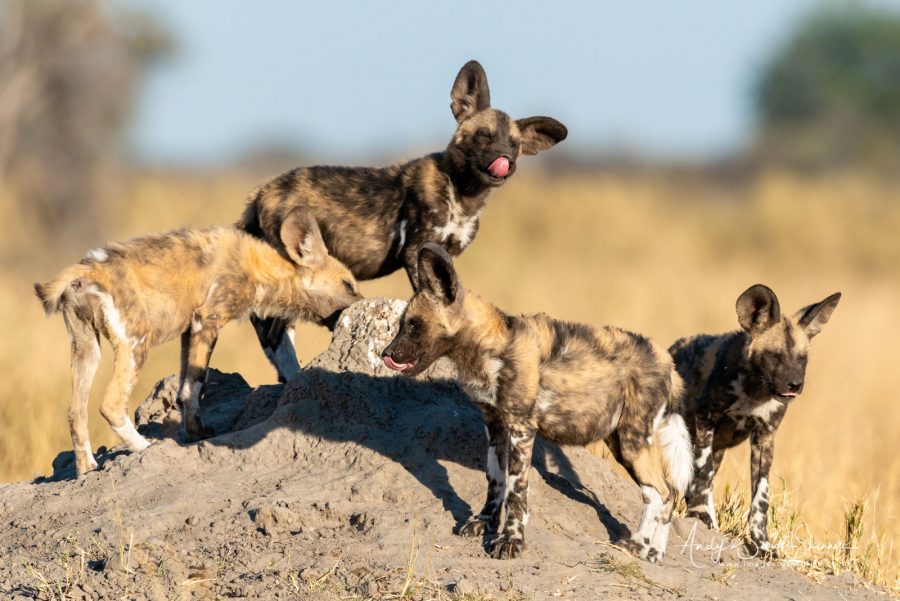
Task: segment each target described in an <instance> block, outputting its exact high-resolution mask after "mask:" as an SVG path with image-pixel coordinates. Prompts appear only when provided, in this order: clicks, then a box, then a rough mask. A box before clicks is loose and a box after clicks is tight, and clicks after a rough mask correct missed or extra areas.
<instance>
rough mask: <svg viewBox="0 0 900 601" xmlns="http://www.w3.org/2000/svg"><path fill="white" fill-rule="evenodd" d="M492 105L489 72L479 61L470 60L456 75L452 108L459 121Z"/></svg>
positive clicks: (451, 95)
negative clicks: (486, 71)
mask: <svg viewBox="0 0 900 601" xmlns="http://www.w3.org/2000/svg"><path fill="white" fill-rule="evenodd" d="M489 106H491V90H490V88H488V81H487V74H486V73H485V72H484V68H483V67H482V66H481V63H479V62H478V61H469V62H467V63H466V64H465V65H463V68H462V69H460V70H459V73H458V74H457V75H456V81H454V82H453V88H452V89H451V90H450V110H451V111H453V116H454V117H455V118H456V121H457V122H458V123H462V122H463V121H465V120H466V119H468V118H469V117H471V116H472V115H474V114H475V113H477V112H478V111H482V110H484V109H486V108H488V107H489Z"/></svg>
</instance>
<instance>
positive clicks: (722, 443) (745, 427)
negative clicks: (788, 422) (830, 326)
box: [669, 284, 841, 554]
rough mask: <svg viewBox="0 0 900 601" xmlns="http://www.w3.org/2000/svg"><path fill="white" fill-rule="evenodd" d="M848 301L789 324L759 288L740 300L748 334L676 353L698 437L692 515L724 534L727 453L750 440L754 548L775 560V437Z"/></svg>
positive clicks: (820, 306) (688, 416)
mask: <svg viewBox="0 0 900 601" xmlns="http://www.w3.org/2000/svg"><path fill="white" fill-rule="evenodd" d="M840 299H841V295H840V293H836V294H832V295H831V296H829V297H828V298H826V299H825V300H823V301H821V302H818V303H815V304H812V305H809V306H808V307H804V308H803V309H800V311H798V312H797V313H795V314H794V315H792V316H790V317H787V316H782V314H781V309H780V307H779V304H778V298H776V296H775V293H774V292H772V290H771V289H769V288H768V287H766V286H763V285H762V284H757V285H755V286H751V287H750V288H749V289H747V290H746V291H745V292H744V293H743V294H741V296H740V297H738V299H737V305H736V308H737V315H738V322H739V323H740V325H741V328H743V329H742V330H739V331H736V332H731V333H729V334H721V335H718V336H708V335H699V336H692V337H690V338H682V339H681V340H678V341H677V342H675V344H673V345H672V347H671V348H670V349H669V352H670V353H671V354H672V357H673V358H674V359H675V365H676V368H677V369H678V373H679V374H680V375H681V377H682V379H683V380H684V382H685V385H686V389H687V394H686V395H685V400H684V403H683V404H682V407H683V409H684V418H685V422H686V423H687V425H688V428H689V429H690V431H691V435H692V438H693V441H694V451H695V456H696V472H695V474H696V475H695V477H694V480H693V482H691V486H690V487H689V489H688V494H687V500H688V515H689V516H692V517H696V518H699V519H700V520H701V521H703V522H704V523H705V524H706V525H708V526H710V527H711V528H718V522H717V520H716V510H715V506H714V505H713V495H712V482H713V477H714V476H715V475H716V470H717V469H718V468H719V465H720V464H721V462H722V457H723V456H724V455H725V450H726V449H729V448H731V447H733V446H735V445H737V444H739V443H741V442H743V441H744V440H746V439H747V437H749V438H750V450H751V456H750V480H751V495H752V501H751V506H750V517H749V526H750V540H749V541H748V547H749V548H750V550H751V551H753V552H757V551H760V552H763V553H766V554H772V551H773V550H772V548H771V544H770V543H769V535H768V530H767V518H766V512H767V511H768V508H769V468H770V467H771V465H772V458H773V455H774V452H775V431H776V430H777V429H778V425H779V424H780V423H781V420H782V418H783V417H784V414H785V412H786V411H787V408H788V405H789V404H790V402H791V401H793V400H794V399H795V398H796V397H797V395H799V394H800V393H801V392H802V391H803V380H804V376H805V373H806V359H807V353H808V349H809V341H810V339H811V338H812V337H813V336H815V335H816V334H818V333H819V331H820V330H821V329H822V326H824V325H825V324H826V323H827V322H828V319H829V318H830V317H831V313H832V312H833V311H834V308H835V307H837V304H838V301H839V300H840Z"/></svg>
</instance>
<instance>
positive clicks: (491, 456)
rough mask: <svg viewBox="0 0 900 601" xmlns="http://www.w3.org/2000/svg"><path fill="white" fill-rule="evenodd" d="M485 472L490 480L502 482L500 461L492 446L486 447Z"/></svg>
mask: <svg viewBox="0 0 900 601" xmlns="http://www.w3.org/2000/svg"><path fill="white" fill-rule="evenodd" d="M487 472H488V477H489V478H490V479H491V480H496V481H497V482H503V469H502V468H501V467H500V461H499V460H498V459H497V449H496V448H495V447H494V445H491V446H489V447H488V455H487Z"/></svg>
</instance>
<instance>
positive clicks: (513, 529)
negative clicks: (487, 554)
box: [491, 425, 535, 559]
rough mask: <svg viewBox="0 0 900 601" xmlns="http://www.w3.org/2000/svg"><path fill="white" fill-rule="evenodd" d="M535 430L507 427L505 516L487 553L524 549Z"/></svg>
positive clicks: (506, 554)
mask: <svg viewBox="0 0 900 601" xmlns="http://www.w3.org/2000/svg"><path fill="white" fill-rule="evenodd" d="M534 436H535V431H534V429H532V428H531V427H528V426H522V425H516V426H511V427H510V428H509V455H508V459H507V473H508V476H507V478H506V491H505V492H506V519H505V521H504V524H503V531H502V532H501V533H500V535H499V536H498V537H497V538H496V539H494V541H493V542H492V543H491V556H492V557H495V558H497V559H503V558H504V557H509V558H515V557H518V556H519V555H521V554H522V551H524V550H525V524H527V523H528V470H529V468H530V467H531V452H532V449H533V448H534Z"/></svg>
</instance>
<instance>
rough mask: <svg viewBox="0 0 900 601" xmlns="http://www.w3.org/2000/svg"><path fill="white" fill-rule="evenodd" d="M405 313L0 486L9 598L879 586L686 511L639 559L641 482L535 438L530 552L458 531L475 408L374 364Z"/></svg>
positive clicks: (0, 594)
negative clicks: (799, 560) (278, 378)
mask: <svg viewBox="0 0 900 601" xmlns="http://www.w3.org/2000/svg"><path fill="white" fill-rule="evenodd" d="M402 308H403V303H402V302H400V301H387V300H384V299H372V300H366V301H362V302H360V303H357V304H356V305H354V306H353V307H351V308H350V309H349V310H348V311H346V312H345V314H344V316H343V317H342V319H341V322H340V323H339V325H338V327H337V328H336V330H335V334H334V340H333V342H332V344H331V346H330V347H329V348H328V350H327V351H326V352H325V353H323V354H322V355H320V356H319V357H317V358H316V359H315V360H314V361H313V362H312V363H311V364H310V365H309V366H307V367H306V369H305V370H304V372H303V375H302V377H301V378H300V379H299V380H298V381H296V382H292V383H291V384H289V385H287V386H281V385H273V386H262V387H260V388H257V389H251V388H250V387H249V386H248V385H247V384H246V382H244V380H243V379H242V378H241V377H240V376H239V375H237V374H223V373H219V372H216V371H213V372H212V373H211V377H210V382H209V387H208V393H207V395H206V398H205V400H204V404H203V417H204V420H205V421H206V423H207V424H208V425H211V426H212V427H213V429H214V430H215V432H216V433H217V435H216V436H215V437H214V438H211V439H209V440H206V441H203V442H201V443H198V444H184V443H183V442H182V441H181V435H180V433H179V431H178V420H179V414H178V409H177V407H176V406H175V403H174V393H175V386H176V382H175V379H174V376H172V377H170V378H167V379H165V380H163V381H161V382H160V383H159V385H157V387H156V389H155V390H154V392H153V394H151V396H150V397H149V398H148V399H147V400H145V401H144V402H143V403H142V404H141V406H140V408H139V409H138V411H137V413H136V418H137V419H136V421H137V422H138V423H139V428H140V429H141V431H142V432H144V433H145V434H146V435H147V436H149V437H152V438H154V439H155V442H154V444H153V445H152V446H151V447H150V448H148V449H147V450H145V451H143V452H141V453H136V454H128V453H126V452H123V451H121V450H119V449H111V450H105V449H102V450H101V452H100V453H99V454H98V461H99V463H100V468H99V469H98V470H97V471H95V472H92V473H90V474H88V475H87V476H86V477H84V478H82V479H80V480H76V479H75V473H74V466H73V465H72V453H71V451H68V452H63V453H61V454H60V456H59V457H58V458H57V460H56V462H54V473H53V475H52V476H50V477H48V478H41V479H38V480H36V481H35V482H32V483H14V484H0V556H2V558H3V561H2V562H0V598H4V599H6V598H13V599H16V598H33V597H37V598H48V599H50V598H72V599H120V598H121V599H166V600H168V599H193V598H197V599H220V598H237V599H291V598H299V599H348V598H369V597H371V598H386V599H389V598H394V599H396V598H400V597H401V596H403V597H405V598H409V599H429V598H431V599H434V598H442V599H453V598H459V599H476V598H481V597H489V598H495V599H549V598H565V599H596V598H607V597H612V598H621V599H645V598H646V599H650V598H661V599H668V598H686V599H739V600H741V599H835V600H844V599H870V598H882V597H881V595H880V594H878V593H876V592H875V591H872V590H869V589H867V588H864V587H861V586H859V585H857V584H856V583H854V582H853V581H852V580H850V579H849V578H843V577H842V578H836V577H826V578H823V579H821V580H820V581H819V582H814V581H812V580H810V579H809V578H807V577H806V576H804V575H803V574H801V573H800V572H798V571H796V570H793V569H789V568H786V567H783V566H780V565H777V564H774V563H767V562H762V561H758V560H755V559H746V558H743V557H742V554H743V549H742V547H741V546H740V543H739V542H738V541H733V540H731V539H727V538H723V537H722V536H721V535H719V534H717V533H713V532H710V531H708V530H706V529H705V528H704V527H703V526H702V525H701V524H699V523H696V522H695V521H694V520H687V519H678V520H676V523H675V527H674V532H673V533H672V536H671V538H670V541H669V550H668V555H667V556H666V557H665V559H664V560H663V561H662V562H661V563H659V564H657V565H651V564H648V563H646V562H643V561H641V560H639V559H635V558H633V557H631V556H629V555H628V554H627V553H626V552H624V551H622V550H620V549H619V548H618V547H616V546H615V545H614V544H613V543H614V541H616V540H618V539H620V538H623V537H626V536H627V534H628V529H629V528H631V527H634V526H635V525H636V524H637V521H638V518H639V517H640V510H641V498H640V492H639V490H638V488H637V486H636V485H634V484H633V483H632V482H631V481H629V480H627V479H625V478H623V477H621V476H620V475H619V474H618V473H617V472H615V471H613V470H612V469H611V468H610V466H609V464H608V463H607V462H606V460H604V459H602V458H600V457H597V456H595V455H592V454H591V453H590V452H588V451H587V450H585V449H582V448H561V447H559V446H556V445H554V444H551V443H547V442H544V441H539V442H538V445H537V448H536V451H535V458H534V463H533V468H534V472H533V473H532V476H531V491H530V497H529V500H530V508H531V522H530V523H529V525H528V529H527V533H526V540H527V543H528V549H527V551H526V552H525V554H524V556H523V557H521V558H519V559H515V560H505V561H498V560H494V559H492V558H490V557H489V556H488V555H487V553H486V552H485V549H484V542H485V541H483V540H476V539H466V538H461V537H459V536H456V535H455V534H454V533H453V531H454V528H455V527H456V526H458V525H459V524H461V523H462V521H463V520H465V518H466V517H468V516H469V515H470V514H471V513H472V512H473V511H477V510H478V509H480V507H481V503H482V502H483V498H484V495H485V493H486V481H485V477H484V472H483V469H484V461H485V459H484V455H485V450H486V448H485V440H484V426H483V422H482V419H481V415H480V413H479V411H478V410H477V409H476V408H475V407H474V406H473V405H472V404H471V403H470V402H469V401H468V400H467V398H466V397H465V395H464V394H463V393H462V392H461V390H460V389H459V388H458V386H457V385H456V384H455V383H454V382H453V376H454V372H453V369H452V367H451V366H449V364H446V363H444V362H439V363H438V364H436V365H435V366H433V367H432V368H431V369H430V370H428V372H427V373H425V374H424V375H423V376H421V377H419V378H417V379H415V380H411V379H407V378H404V377H395V376H394V374H393V373H392V372H389V370H387V369H386V368H385V367H384V366H383V365H382V363H381V361H380V359H379V356H378V355H379V352H380V351H381V349H382V348H383V347H384V346H385V345H386V344H387V342H388V341H389V340H390V338H391V336H392V334H393V332H392V328H393V326H394V324H395V323H396V319H397V317H398V316H399V314H400V312H401V311H402ZM248 352H258V351H257V349H248ZM60 419H65V418H64V416H62V415H61V416H60ZM716 560H718V561H716Z"/></svg>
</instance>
